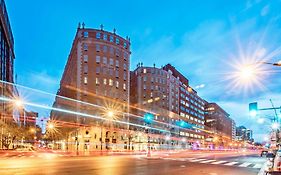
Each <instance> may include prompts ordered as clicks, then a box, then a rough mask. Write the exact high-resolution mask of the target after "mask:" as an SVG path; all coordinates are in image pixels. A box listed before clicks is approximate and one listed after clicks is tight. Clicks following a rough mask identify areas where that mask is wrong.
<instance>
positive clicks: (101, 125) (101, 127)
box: [100, 110, 114, 154]
mask: <svg viewBox="0 0 281 175" xmlns="http://www.w3.org/2000/svg"><path fill="white" fill-rule="evenodd" d="M105 117H107V118H108V119H111V120H112V119H113V117H114V112H113V111H111V110H109V111H108V112H107V113H106V114H105ZM104 121H105V120H101V124H100V150H101V154H102V135H103V132H102V131H103V126H104Z"/></svg>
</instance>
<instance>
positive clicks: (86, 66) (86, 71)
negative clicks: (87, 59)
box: [84, 64, 88, 74]
mask: <svg viewBox="0 0 281 175" xmlns="http://www.w3.org/2000/svg"><path fill="white" fill-rule="evenodd" d="M87 73H88V65H87V64H86V65H84V74H87Z"/></svg>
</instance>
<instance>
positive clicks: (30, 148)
mask: <svg viewBox="0 0 281 175" xmlns="http://www.w3.org/2000/svg"><path fill="white" fill-rule="evenodd" d="M34 150H35V149H34V147H33V146H32V145H28V144H23V145H17V147H16V151H34Z"/></svg>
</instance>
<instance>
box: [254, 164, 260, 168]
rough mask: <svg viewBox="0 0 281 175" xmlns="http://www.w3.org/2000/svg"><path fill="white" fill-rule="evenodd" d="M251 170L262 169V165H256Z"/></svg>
mask: <svg viewBox="0 0 281 175" xmlns="http://www.w3.org/2000/svg"><path fill="white" fill-rule="evenodd" d="M253 168H262V164H256V165H255V166H253Z"/></svg>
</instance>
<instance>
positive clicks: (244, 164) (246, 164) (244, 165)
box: [239, 162, 251, 167]
mask: <svg viewBox="0 0 281 175" xmlns="http://www.w3.org/2000/svg"><path fill="white" fill-rule="evenodd" d="M249 165H251V163H248V162H245V163H243V164H241V165H239V167H247V166H249Z"/></svg>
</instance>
